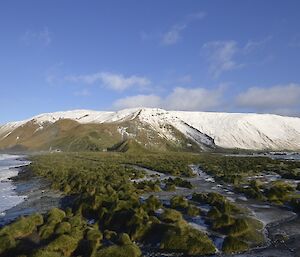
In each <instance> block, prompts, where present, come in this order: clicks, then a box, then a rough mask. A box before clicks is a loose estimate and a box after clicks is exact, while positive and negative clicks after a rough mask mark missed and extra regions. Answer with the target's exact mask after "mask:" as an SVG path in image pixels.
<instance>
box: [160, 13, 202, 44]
mask: <svg viewBox="0 0 300 257" xmlns="http://www.w3.org/2000/svg"><path fill="white" fill-rule="evenodd" d="M205 16H206V14H205V13H204V12H198V13H194V14H189V15H188V16H186V18H185V19H184V21H182V22H181V23H178V24H175V25H173V26H172V27H171V28H170V29H169V30H168V31H166V32H165V33H164V34H163V35H162V39H161V42H162V44H163V45H173V44H176V43H177V42H178V41H179V39H180V38H181V33H182V31H183V30H185V29H186V28H187V27H188V25H189V24H190V23H191V22H193V21H196V20H200V19H203V18H204V17H205Z"/></svg>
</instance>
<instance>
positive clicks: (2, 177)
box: [0, 154, 29, 216]
mask: <svg viewBox="0 0 300 257" xmlns="http://www.w3.org/2000/svg"><path fill="white" fill-rule="evenodd" d="M23 157H24V156H20V155H9V154H0V216H4V215H5V211H6V210H8V209H10V208H12V207H14V206H16V205H17V204H19V203H21V202H22V201H24V199H25V198H26V196H22V195H17V193H16V191H15V186H14V185H13V183H12V181H11V180H10V178H12V177H15V176H17V175H18V172H19V170H20V167H21V166H24V165H27V164H29V162H28V161H26V160H24V158H23Z"/></svg>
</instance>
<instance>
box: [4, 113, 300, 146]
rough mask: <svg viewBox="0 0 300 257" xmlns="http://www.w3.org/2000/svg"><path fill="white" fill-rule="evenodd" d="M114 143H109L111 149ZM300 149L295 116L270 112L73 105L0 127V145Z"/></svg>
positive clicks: (299, 137)
mask: <svg viewBox="0 0 300 257" xmlns="http://www.w3.org/2000/svg"><path fill="white" fill-rule="evenodd" d="M114 147H115V148H114ZM140 147H142V148H143V149H148V150H162V151H164V150H175V151H177V150H178V151H182V150H184V151H203V150H204V151H206V150H210V149H214V148H216V147H222V148H240V149H250V150H300V118H291V117H283V116H278V115H270V114H236V113H213V112H211V113H209V112H181V111H165V110H162V109H156V108H152V109H151V108H134V109H125V110H121V111H118V112H98V111H89V110H75V111H67V112H56V113H46V114H41V115H38V116H35V117H33V118H31V119H28V120H24V121H20V122H11V123H7V124H5V125H2V126H0V149H2V150H3V149H19V150H55V149H59V150H63V151H86V150H92V151H105V150H107V149H114V150H118V151H124V150H128V149H131V150H132V149H135V150H137V151H138V149H139V150H141V149H142V148H140Z"/></svg>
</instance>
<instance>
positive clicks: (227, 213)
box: [192, 193, 265, 253]
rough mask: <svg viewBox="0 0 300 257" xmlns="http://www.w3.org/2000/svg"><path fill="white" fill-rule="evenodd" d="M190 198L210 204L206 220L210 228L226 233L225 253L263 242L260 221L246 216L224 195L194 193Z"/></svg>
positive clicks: (245, 248) (243, 211) (243, 249)
mask: <svg viewBox="0 0 300 257" xmlns="http://www.w3.org/2000/svg"><path fill="white" fill-rule="evenodd" d="M192 199H193V200H194V201H197V202H199V203H201V204H208V205H210V206H211V209H210V210H209V212H208V213H207V216H206V220H207V223H208V224H209V225H210V227H211V229H212V230H215V231H217V232H221V233H222V234H225V235H227V237H226V239H225V241H224V243H223V247H222V248H223V251H225V252H226V253H232V252H240V251H245V250H247V249H249V248H250V247H253V246H258V245H262V244H263V243H264V240H265V239H264V235H263V232H262V228H263V225H262V223H260V222H259V221H257V220H254V219H252V218H250V217H248V215H247V213H245V210H243V209H241V208H239V207H238V206H237V205H235V204H234V203H232V202H230V201H228V200H227V199H226V197H224V196H222V195H220V194H217V193H206V194H205V193H200V194H196V193H195V194H194V195H193V198H192ZM235 240H236V244H235V243H234V242H235Z"/></svg>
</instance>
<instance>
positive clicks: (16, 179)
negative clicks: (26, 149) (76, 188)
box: [0, 157, 72, 228]
mask: <svg viewBox="0 0 300 257" xmlns="http://www.w3.org/2000/svg"><path fill="white" fill-rule="evenodd" d="M21 158H22V160H26V157H21ZM14 168H15V169H18V174H17V175H16V176H13V177H11V178H9V180H10V181H11V183H12V185H13V186H14V189H13V190H14V191H15V193H16V195H18V196H23V197H24V200H23V201H22V202H20V203H18V204H17V205H15V206H13V207H12V208H10V209H7V210H5V211H4V213H5V214H4V215H3V216H1V217H0V228H1V227H3V226H4V225H6V224H9V223H10V222H12V221H14V220H16V219H17V218H18V217H20V216H26V215H30V214H32V213H41V214H43V213H45V212H47V211H48V210H50V209H51V208H53V207H63V206H64V207H65V206H68V205H69V204H70V202H71V200H72V197H66V196H64V195H63V194H62V193H61V192H59V191H55V190H53V189H51V187H50V182H49V181H47V180H46V179H44V178H41V177H38V176H36V175H34V174H33V173H32V172H31V171H30V169H28V164H27V165H21V166H19V167H14Z"/></svg>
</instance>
